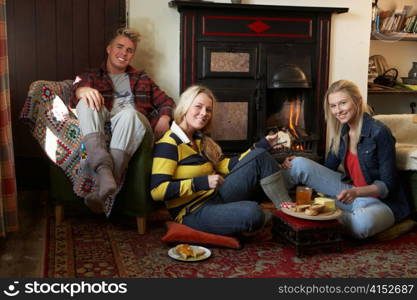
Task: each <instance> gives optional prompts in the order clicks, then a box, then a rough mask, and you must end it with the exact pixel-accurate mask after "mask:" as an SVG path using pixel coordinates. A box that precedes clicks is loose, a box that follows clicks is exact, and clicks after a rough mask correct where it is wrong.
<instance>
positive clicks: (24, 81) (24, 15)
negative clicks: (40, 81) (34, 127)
mask: <svg viewBox="0 0 417 300" xmlns="http://www.w3.org/2000/svg"><path fill="white" fill-rule="evenodd" d="M14 2H15V3H14V17H13V22H14V26H13V28H14V30H15V32H13V33H10V32H8V36H11V35H13V36H14V43H15V49H14V53H13V52H10V51H9V56H10V57H12V60H11V62H12V63H14V65H13V69H14V70H15V72H14V74H13V77H10V81H11V82H13V84H12V85H13V86H15V87H16V88H15V89H13V93H12V91H11V93H10V101H11V109H12V122H13V140H14V151H15V154H23V153H27V152H28V151H30V153H32V154H33V155H37V156H38V155H40V153H42V152H41V151H40V149H39V147H36V144H35V141H34V140H33V138H32V137H31V136H30V134H29V132H28V130H27V127H26V125H24V124H22V123H21V122H19V121H18V117H19V113H20V110H21V108H22V106H23V102H24V100H25V98H26V94H27V89H28V87H29V85H30V83H31V82H32V81H33V78H37V76H38V67H39V66H38V65H37V47H36V26H35V24H36V1H35V0H16V1H14ZM6 5H7V4H6ZM7 19H8V20H9V19H11V17H10V16H9V15H8V16H7ZM28 24H33V26H28ZM9 50H10V49H9Z"/></svg>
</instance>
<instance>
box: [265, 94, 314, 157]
mask: <svg viewBox="0 0 417 300" xmlns="http://www.w3.org/2000/svg"><path fill="white" fill-rule="evenodd" d="M266 123H267V133H275V132H277V131H278V132H279V134H278V140H277V142H278V143H280V144H282V145H284V147H283V148H280V149H277V150H274V155H275V156H278V158H281V159H283V158H285V157H286V156H288V155H298V156H307V157H309V158H312V159H315V156H316V151H317V143H318V141H319V137H318V136H316V135H315V134H311V133H308V132H307V131H306V129H305V128H304V127H305V123H304V101H303V99H302V97H296V98H294V97H290V98H286V99H285V100H284V101H283V102H282V107H281V109H280V110H279V111H278V112H275V113H273V114H271V115H270V116H269V117H268V118H267V121H266Z"/></svg>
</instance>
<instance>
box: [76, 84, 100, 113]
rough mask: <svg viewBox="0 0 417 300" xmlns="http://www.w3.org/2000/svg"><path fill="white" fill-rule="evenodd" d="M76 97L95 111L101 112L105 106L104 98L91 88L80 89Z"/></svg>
mask: <svg viewBox="0 0 417 300" xmlns="http://www.w3.org/2000/svg"><path fill="white" fill-rule="evenodd" d="M75 96H76V97H77V98H78V99H80V100H81V101H85V103H86V104H87V105H88V107H90V108H91V109H93V110H97V111H99V110H100V108H101V106H102V105H103V104H104V98H103V96H102V95H101V94H100V92H99V91H97V90H96V89H93V88H91V87H89V86H85V87H80V88H78V89H77V90H76V91H75Z"/></svg>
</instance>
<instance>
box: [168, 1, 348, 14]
mask: <svg viewBox="0 0 417 300" xmlns="http://www.w3.org/2000/svg"><path fill="white" fill-rule="evenodd" d="M168 5H169V7H177V8H178V10H180V9H182V8H202V9H209V8H216V9H234V10H235V9H240V10H250V11H256V10H270V11H271V10H272V11H274V10H276V11H299V12H303V11H308V12H315V13H320V12H321V13H336V14H340V13H345V12H348V11H349V8H347V7H316V6H282V5H258V4H234V3H218V2H212V1H176V0H174V1H170V2H169V3H168Z"/></svg>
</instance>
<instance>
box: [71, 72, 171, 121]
mask: <svg viewBox="0 0 417 300" xmlns="http://www.w3.org/2000/svg"><path fill="white" fill-rule="evenodd" d="M126 73H127V74H128V75H129V81H130V88H131V90H132V93H133V95H134V102H135V107H136V110H137V111H139V112H141V113H142V114H144V115H145V116H146V117H147V118H148V120H149V122H150V123H151V126H152V128H155V125H156V123H157V121H158V119H159V118H160V117H161V116H162V115H168V116H170V117H172V110H173V108H174V106H175V102H174V101H173V100H172V99H171V98H170V97H169V96H168V95H167V94H165V92H163V91H162V90H161V89H160V88H159V87H158V86H157V85H156V84H155V82H153V80H152V79H151V78H149V77H148V75H146V73H145V72H142V71H138V70H136V69H134V68H133V67H131V66H128V67H127V69H126ZM85 86H88V87H91V88H94V89H96V90H98V91H99V92H100V93H101V94H102V95H103V97H104V105H105V106H106V108H107V109H108V110H109V111H111V109H112V107H113V100H114V97H113V82H112V80H111V78H110V77H109V75H108V73H107V70H106V67H105V64H102V66H101V67H100V69H98V70H94V71H91V72H86V73H83V74H81V75H78V76H77V78H76V80H75V81H74V85H73V95H72V96H73V97H72V98H71V101H70V106H71V107H72V108H75V107H76V106H77V104H78V101H79V99H77V97H76V96H75V91H76V89H78V88H80V87H85Z"/></svg>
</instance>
